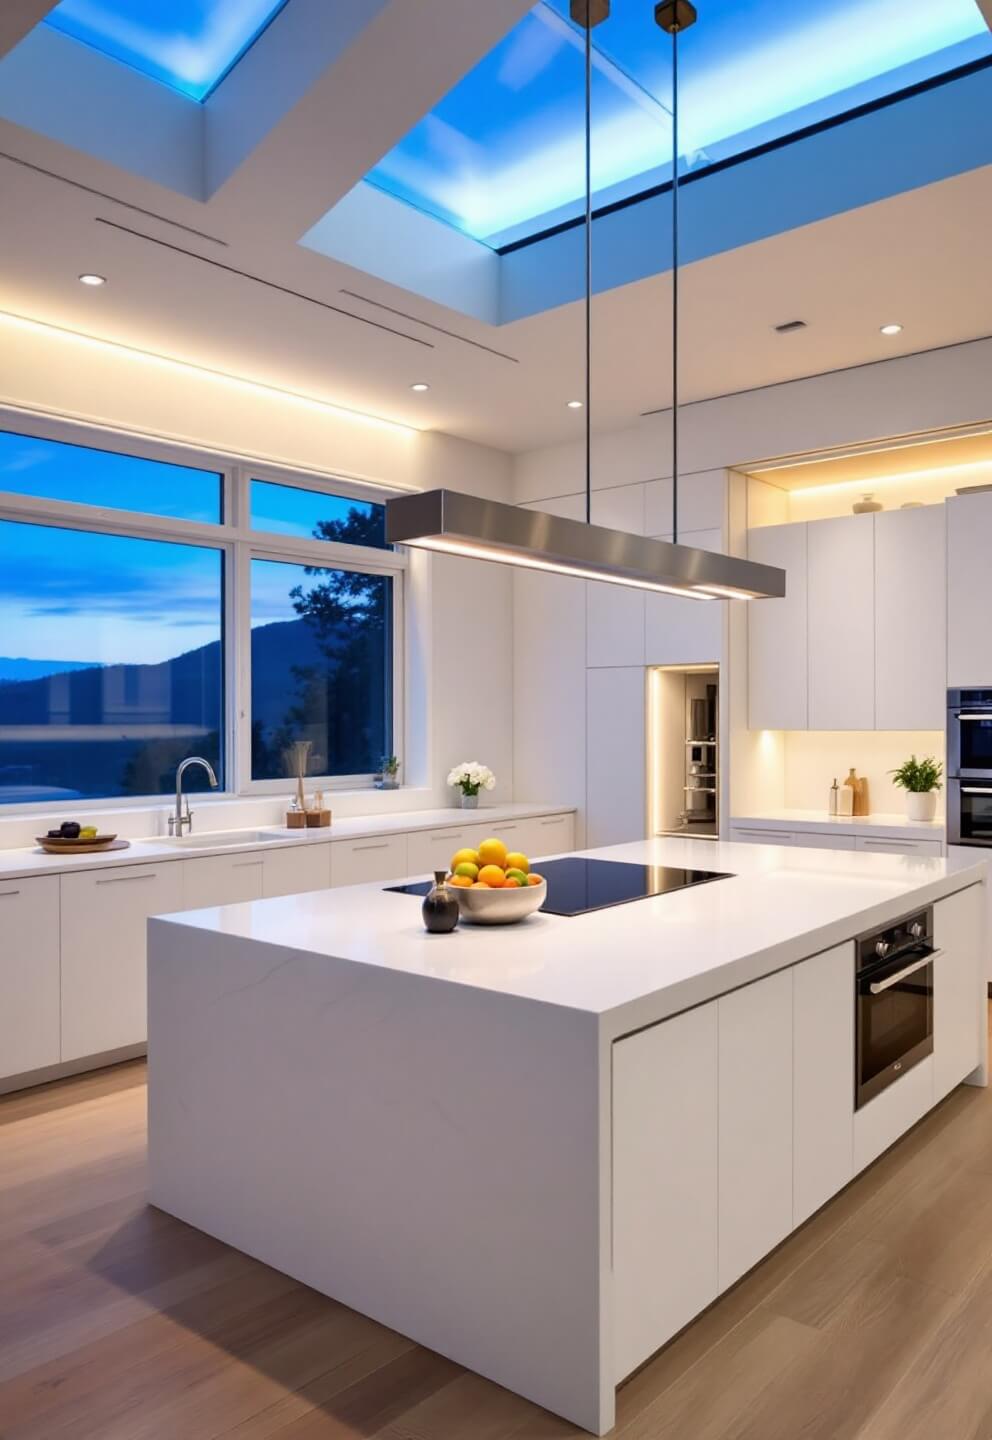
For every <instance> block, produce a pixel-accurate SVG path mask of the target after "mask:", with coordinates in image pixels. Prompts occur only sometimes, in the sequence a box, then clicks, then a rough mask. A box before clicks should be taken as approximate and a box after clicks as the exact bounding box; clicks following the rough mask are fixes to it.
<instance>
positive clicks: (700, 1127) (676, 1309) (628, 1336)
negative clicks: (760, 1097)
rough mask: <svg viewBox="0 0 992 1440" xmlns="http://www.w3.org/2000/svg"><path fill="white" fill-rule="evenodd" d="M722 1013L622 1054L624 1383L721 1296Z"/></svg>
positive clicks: (616, 1089) (620, 1358)
mask: <svg viewBox="0 0 992 1440" xmlns="http://www.w3.org/2000/svg"><path fill="white" fill-rule="evenodd" d="M717 1104H718V1101H717V1004H716V1002H715V1001H714V1002H712V1003H711V1004H709V1005H701V1006H700V1007H699V1008H698V1009H696V1010H690V1011H687V1013H686V1014H684V1015H678V1016H676V1017H675V1018H674V1019H673V1020H666V1021H665V1022H664V1023H663V1024H661V1025H654V1026H652V1027H651V1029H649V1030H642V1031H641V1033H640V1034H639V1035H633V1036H631V1037H630V1038H628V1039H626V1040H620V1041H618V1042H617V1043H616V1044H615V1045H614V1047H613V1296H614V1351H615V1367H616V1368H615V1376H614V1378H615V1379H616V1381H617V1382H618V1383H619V1381H621V1380H622V1379H623V1378H624V1376H625V1375H629V1374H630V1372H631V1371H632V1370H634V1369H635V1368H636V1367H637V1366H638V1365H640V1364H641V1363H642V1362H643V1361H644V1360H646V1359H647V1357H648V1356H649V1355H651V1354H653V1353H654V1351H655V1350H657V1349H658V1347H659V1346H661V1345H663V1344H664V1343H665V1341H666V1340H668V1339H670V1338H671V1336H672V1335H674V1334H675V1333H676V1331H678V1330H681V1328H682V1326H683V1325H686V1324H688V1322H689V1321H690V1320H691V1319H692V1318H693V1316H694V1315H698V1314H699V1312H700V1310H703V1309H704V1308H705V1307H706V1306H707V1305H709V1304H710V1302H711V1301H713V1300H715V1299H716V1295H717V1143H718V1142H717Z"/></svg>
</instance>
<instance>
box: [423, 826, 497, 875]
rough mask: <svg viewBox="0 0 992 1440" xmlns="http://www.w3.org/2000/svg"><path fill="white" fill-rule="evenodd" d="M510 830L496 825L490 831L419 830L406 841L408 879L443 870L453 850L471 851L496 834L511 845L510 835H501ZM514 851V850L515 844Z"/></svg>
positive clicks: (469, 828) (462, 828)
mask: <svg viewBox="0 0 992 1440" xmlns="http://www.w3.org/2000/svg"><path fill="white" fill-rule="evenodd" d="M513 828H514V827H513V826H509V827H508V826H506V825H500V824H495V825H494V826H493V827H492V829H489V828H487V827H486V825H484V824H479V825H474V824H469V825H453V826H451V827H450V828H447V827H444V826H442V827H441V828H440V829H438V830H422V831H420V832H419V833H414V834H412V835H411V836H410V837H409V840H408V848H407V865H408V867H409V874H411V875H421V874H423V875H429V874H431V872H432V871H434V870H446V869H447V868H448V862H449V861H450V860H451V857H452V855H454V853H455V851H456V850H474V849H475V848H476V846H477V845H478V844H479V843H480V841H482V840H485V838H486V836H487V835H490V834H493V833H495V834H497V835H499V836H500V837H501V838H503V839H505V840H506V843H507V844H508V845H509V844H510V840H511V837H510V834H509V833H507V834H505V835H504V831H508V830H510V829H513ZM513 848H514V849H517V848H518V847H517V845H516V843H515V842H514V844H513Z"/></svg>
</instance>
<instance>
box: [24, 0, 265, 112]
mask: <svg viewBox="0 0 992 1440" xmlns="http://www.w3.org/2000/svg"><path fill="white" fill-rule="evenodd" d="M285 3H286V0H62V3H61V4H59V5H57V6H56V7H55V9H54V10H53V11H52V12H51V14H50V15H48V16H47V18H46V20H45V24H46V25H51V26H53V27H54V28H55V29H56V30H61V31H62V32H63V34H65V35H71V36H72V38H73V39H74V40H81V41H82V42H83V43H84V44H86V45H90V46H92V48H93V49H94V50H99V51H101V52H102V53H103V54H104V55H109V56H110V58H111V59H112V60H120V61H122V62H123V63H124V64H125V65H130V66H131V67H132V68H133V69H135V70H140V71H141V72H142V73H143V74H145V75H148V76H150V77H151V78H152V79H153V80H160V81H162V82H163V83H164V84H166V85H171V86H172V87H173V89H176V90H181V91H182V92H183V93H184V94H186V95H190V96H192V98H193V99H194V100H203V99H204V98H205V97H206V96H207V95H208V94H209V93H210V91H211V90H212V89H213V87H214V86H215V85H216V84H217V83H218V82H219V81H220V80H222V79H223V78H224V76H225V75H226V74H227V72H228V70H230V68H231V66H232V65H234V64H235V63H236V62H237V61H238V60H239V59H240V58H241V56H242V55H243V54H244V52H245V50H246V49H247V48H248V46H249V45H251V43H252V41H253V40H255V39H256V38H257V37H258V36H259V35H260V34H261V32H262V31H263V30H264V29H265V27H266V25H268V23H269V21H270V20H271V19H272V18H273V16H274V15H275V14H276V13H277V12H278V11H279V10H281V9H282V7H283V5H284V4H285Z"/></svg>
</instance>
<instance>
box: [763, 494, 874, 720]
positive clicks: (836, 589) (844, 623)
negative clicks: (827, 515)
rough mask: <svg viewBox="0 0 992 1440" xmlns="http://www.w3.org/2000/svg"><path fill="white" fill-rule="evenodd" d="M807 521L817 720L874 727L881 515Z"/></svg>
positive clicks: (812, 716) (812, 713) (812, 696)
mask: <svg viewBox="0 0 992 1440" xmlns="http://www.w3.org/2000/svg"><path fill="white" fill-rule="evenodd" d="M807 528H808V531H809V542H808V543H809V589H808V595H807V604H808V612H809V616H808V628H809V728H810V729H811V730H873V729H874V728H875V524H874V516H873V515H845V516H842V517H840V518H839V519H837V520H813V521H810V523H809V526H808V527H807ZM767 603H768V602H767V601H764V600H762V602H761V605H762V606H763V605H765V604H767ZM772 603H773V604H774V603H776V602H774V601H773V602H772ZM756 608H760V607H756Z"/></svg>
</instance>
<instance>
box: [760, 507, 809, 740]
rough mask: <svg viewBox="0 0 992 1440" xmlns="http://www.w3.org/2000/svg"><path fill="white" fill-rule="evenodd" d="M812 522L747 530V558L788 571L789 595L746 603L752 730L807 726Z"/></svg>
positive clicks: (804, 728)
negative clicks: (808, 552)
mask: <svg viewBox="0 0 992 1440" xmlns="http://www.w3.org/2000/svg"><path fill="white" fill-rule="evenodd" d="M808 529H809V526H808V525H767V526H764V527H762V528H761V529H760V530H752V531H751V532H750V534H749V535H748V542H747V553H748V559H749V560H757V561H760V563H761V564H762V565H777V566H778V567H779V569H781V570H784V571H785V596H784V598H783V599H781V600H758V601H753V602H752V603H751V604H750V605H749V606H748V616H747V619H748V650H749V667H748V668H749V686H748V715H749V724H750V727H751V729H752V730H806V729H807V728H808V727H809V680H808V673H807V672H808V665H809V661H808V656H809V647H808V643H807V633H806V577H807V563H806V544H807V530H808Z"/></svg>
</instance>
